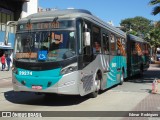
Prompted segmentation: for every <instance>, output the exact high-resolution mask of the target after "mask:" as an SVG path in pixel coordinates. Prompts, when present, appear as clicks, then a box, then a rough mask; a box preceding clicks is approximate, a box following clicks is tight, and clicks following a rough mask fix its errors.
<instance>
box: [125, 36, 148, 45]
mask: <svg viewBox="0 0 160 120" xmlns="http://www.w3.org/2000/svg"><path fill="white" fill-rule="evenodd" d="M128 36H129V40H133V41H137V42H144V43H148V42H146V41H145V40H144V39H142V38H140V37H137V36H135V35H132V34H128Z"/></svg>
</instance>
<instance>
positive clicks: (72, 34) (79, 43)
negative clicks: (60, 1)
mask: <svg viewBox="0 0 160 120" xmlns="http://www.w3.org/2000/svg"><path fill="white" fill-rule="evenodd" d="M126 49H127V35H126V33H124V32H123V31H121V30H120V29H118V28H115V27H113V26H111V25H109V24H107V23H105V22H103V21H102V20H100V19H99V18H98V17H96V16H94V15H93V14H92V13H91V12H89V11H87V10H79V9H67V10H55V11H47V12H40V13H36V14H33V15H30V16H28V17H26V18H23V19H21V20H19V21H18V25H17V32H16V38H15V48H14V53H13V59H14V60H13V63H14V65H13V72H12V76H13V77H12V81H13V88H14V91H28V92H35V93H43V94H45V95H48V94H50V93H56V94H64V95H80V96H85V95H89V96H90V97H97V95H98V93H99V91H100V90H105V89H108V88H110V87H112V86H114V85H117V84H123V81H124V79H125V78H127V75H128V73H127V52H126V51H127V50H126Z"/></svg>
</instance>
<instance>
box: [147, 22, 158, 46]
mask: <svg viewBox="0 0 160 120" xmlns="http://www.w3.org/2000/svg"><path fill="white" fill-rule="evenodd" d="M149 37H150V44H151V45H152V46H154V47H158V46H160V27H159V25H158V26H157V25H156V26H155V28H154V29H152V30H151V31H150V32H149Z"/></svg>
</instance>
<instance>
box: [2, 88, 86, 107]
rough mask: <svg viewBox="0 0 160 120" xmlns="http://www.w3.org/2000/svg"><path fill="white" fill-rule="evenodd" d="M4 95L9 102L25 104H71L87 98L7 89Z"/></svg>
mask: <svg viewBox="0 0 160 120" xmlns="http://www.w3.org/2000/svg"><path fill="white" fill-rule="evenodd" d="M4 97H5V99H6V100H8V101H9V102H12V103H15V104H26V105H37V106H71V105H76V104H80V103H82V102H84V101H86V100H87V99H89V98H88V97H80V96H73V95H72V96H69V95H68V96H67V95H55V94H53V95H51V96H47V97H46V96H45V95H36V94H35V93H31V92H14V91H7V92H5V93H4Z"/></svg>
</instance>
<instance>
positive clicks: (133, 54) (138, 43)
mask: <svg viewBox="0 0 160 120" xmlns="http://www.w3.org/2000/svg"><path fill="white" fill-rule="evenodd" d="M150 50H151V47H150V45H149V43H148V42H146V41H145V40H143V39H142V38H140V37H137V36H134V35H131V34H128V35H127V74H128V75H127V76H128V77H131V76H134V75H143V72H144V71H145V70H147V69H148V68H149V64H150Z"/></svg>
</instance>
